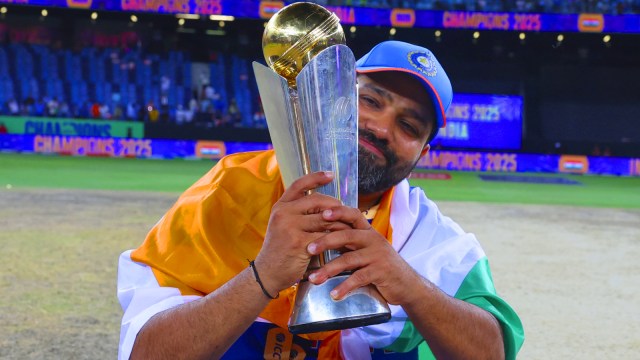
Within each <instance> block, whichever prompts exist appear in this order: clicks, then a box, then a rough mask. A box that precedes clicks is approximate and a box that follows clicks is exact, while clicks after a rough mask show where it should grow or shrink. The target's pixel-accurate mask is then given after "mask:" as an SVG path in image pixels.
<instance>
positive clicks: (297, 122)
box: [289, 89, 311, 195]
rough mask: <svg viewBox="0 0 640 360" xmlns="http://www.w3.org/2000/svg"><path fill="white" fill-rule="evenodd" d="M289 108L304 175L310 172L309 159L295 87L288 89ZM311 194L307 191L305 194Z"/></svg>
mask: <svg viewBox="0 0 640 360" xmlns="http://www.w3.org/2000/svg"><path fill="white" fill-rule="evenodd" d="M289 95H290V101H291V109H293V123H294V126H295V130H296V137H297V138H298V149H297V150H298V154H299V155H300V159H301V160H302V172H303V174H304V175H308V174H310V173H311V161H310V160H309V152H308V151H307V141H306V139H305V137H304V127H303V125H302V112H301V111H300V102H299V100H298V92H297V91H296V90H295V89H289ZM309 194H311V191H308V193H307V195H309Z"/></svg>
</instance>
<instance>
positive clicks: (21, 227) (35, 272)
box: [0, 189, 640, 359]
mask: <svg viewBox="0 0 640 360" xmlns="http://www.w3.org/2000/svg"><path fill="white" fill-rule="evenodd" d="M176 196H177V195H176V194H158V193H134V192H109V191H79V190H16V189H12V190H5V189H3V190H0V204H1V206H0V229H1V230H0V244H2V251H1V252H0V294H2V301H0V358H2V359H114V358H116V353H117V346H118V337H119V321H120V317H121V315H122V313H121V310H120V307H119V304H118V302H117V299H116V295H115V286H116V266H117V259H118V255H119V254H120V253H121V252H122V251H124V250H126V249H129V248H133V247H135V246H137V245H138V244H139V243H140V242H141V241H142V240H143V238H144V236H145V234H146V232H147V231H148V230H149V228H150V227H151V226H152V225H153V224H154V223H155V222H156V221H157V220H158V219H159V218H160V216H162V214H163V213H164V211H166V209H168V208H169V207H170V206H171V204H172V203H173V201H174V200H175V198H176ZM440 207H441V209H442V210H443V212H444V213H445V214H447V215H449V216H451V217H452V218H454V219H456V220H457V221H458V222H459V223H460V224H461V225H462V226H463V228H465V229H466V230H467V231H470V232H474V233H475V234H476V235H477V236H478V237H479V239H480V241H481V243H482V244H483V246H484V248H485V250H486V252H487V254H488V256H489V259H490V261H491V265H492V270H493V275H494V280H495V283H496V286H497V288H498V291H499V292H500V293H501V294H502V296H503V297H504V298H506V300H507V301H509V302H510V303H511V304H512V306H513V307H514V308H516V310H517V311H518V313H519V314H520V316H521V318H522V321H523V323H524V326H525V332H526V341H525V345H524V347H523V349H522V351H521V352H520V356H519V358H520V359H569V358H580V359H605V358H606V359H631V358H635V357H637V355H638V353H639V352H640V337H638V334H639V333H640V311H639V310H638V309H639V305H640V286H639V284H640V265H638V262H637V260H638V259H639V258H640V210H617V209H599V208H577V207H561V206H537V205H498V204H480V203H459V202H455V203H454V202H441V203H440Z"/></svg>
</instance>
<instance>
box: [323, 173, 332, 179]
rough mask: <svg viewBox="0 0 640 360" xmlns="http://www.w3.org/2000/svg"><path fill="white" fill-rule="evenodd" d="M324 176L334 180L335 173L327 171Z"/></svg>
mask: <svg viewBox="0 0 640 360" xmlns="http://www.w3.org/2000/svg"><path fill="white" fill-rule="evenodd" d="M324 176H326V177H328V178H331V179H333V171H325V172H324Z"/></svg>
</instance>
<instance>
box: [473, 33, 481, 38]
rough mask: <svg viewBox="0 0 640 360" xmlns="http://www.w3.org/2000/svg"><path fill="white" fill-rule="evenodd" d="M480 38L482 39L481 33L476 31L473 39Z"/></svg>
mask: <svg viewBox="0 0 640 360" xmlns="http://www.w3.org/2000/svg"><path fill="white" fill-rule="evenodd" d="M479 37H480V32H479V31H474V33H473V38H474V39H477V38H479Z"/></svg>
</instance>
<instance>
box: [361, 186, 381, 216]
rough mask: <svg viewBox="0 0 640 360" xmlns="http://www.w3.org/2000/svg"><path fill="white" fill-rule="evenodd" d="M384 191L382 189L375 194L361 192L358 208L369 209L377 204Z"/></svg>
mask: <svg viewBox="0 0 640 360" xmlns="http://www.w3.org/2000/svg"><path fill="white" fill-rule="evenodd" d="M384 193H385V192H384V191H381V192H376V193H373V194H359V195H358V209H360V211H367V210H369V209H371V207H372V206H375V205H377V204H378V203H379V202H380V199H382V195H383V194H384Z"/></svg>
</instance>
